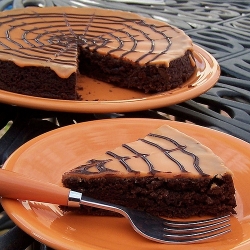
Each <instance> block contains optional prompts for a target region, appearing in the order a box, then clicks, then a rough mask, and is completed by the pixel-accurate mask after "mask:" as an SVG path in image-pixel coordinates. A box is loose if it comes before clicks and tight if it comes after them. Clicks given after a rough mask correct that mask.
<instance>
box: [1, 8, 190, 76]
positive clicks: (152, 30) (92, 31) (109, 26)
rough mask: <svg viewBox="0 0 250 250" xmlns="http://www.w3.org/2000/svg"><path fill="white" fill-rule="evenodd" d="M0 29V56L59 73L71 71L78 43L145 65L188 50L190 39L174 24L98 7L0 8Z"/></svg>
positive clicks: (162, 60)
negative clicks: (172, 25)
mask: <svg viewBox="0 0 250 250" xmlns="http://www.w3.org/2000/svg"><path fill="white" fill-rule="evenodd" d="M45 9H46V8H45ZM0 30H1V31H0V59H6V60H8V58H9V57H11V58H13V60H14V61H15V63H16V64H17V65H19V66H20V65H21V66H30V65H43V66H49V67H51V68H53V70H54V71H55V72H57V74H58V75H60V74H61V75H60V76H61V77H68V76H69V75H70V74H71V73H72V72H74V71H75V70H76V68H77V57H78V47H79V46H80V47H82V48H86V49H89V50H91V51H98V52H99V53H101V54H109V55H112V56H114V57H117V58H118V57H119V58H120V57H121V58H124V59H127V60H130V61H134V62H136V63H139V64H144V65H146V64H152V63H153V64H154V63H159V61H160V62H162V63H164V64H166V65H168V64H169V62H170V61H171V60H173V59H175V58H176V56H177V55H178V57H179V56H180V55H184V53H185V52H186V51H187V50H189V49H190V50H191V49H192V42H191V39H190V38H189V37H187V36H186V35H185V34H184V32H182V31H181V30H179V29H177V28H175V27H171V26H170V25H168V24H164V23H163V22H158V21H155V20H151V19H146V18H140V17H139V16H138V15H135V14H132V13H128V14H126V16H124V15H120V14H119V13H118V12H117V11H116V12H115V11H107V10H102V9H91V8H84V9H76V8H63V7H62V8H59V7H58V8H47V10H44V9H43V8H31V9H25V10H16V11H13V12H6V13H1V15H0ZM65 66H67V70H64V72H63V73H62V72H61V71H62V70H61V67H65Z"/></svg>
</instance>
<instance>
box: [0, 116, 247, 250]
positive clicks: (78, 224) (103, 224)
mask: <svg viewBox="0 0 250 250" xmlns="http://www.w3.org/2000/svg"><path fill="white" fill-rule="evenodd" d="M162 124H168V125H170V126H172V127H174V128H176V129H179V130H180V131H182V132H184V133H186V134H188V135H190V136H192V137H193V138H195V139H197V140H198V141H200V142H201V143H203V144H204V145H206V146H208V147H210V148H211V149H212V150H213V151H214V153H215V154H217V155H218V156H220V157H221V158H222V159H223V160H224V161H225V164H226V165H227V166H228V168H229V169H231V171H232V172H233V174H234V183H235V187H236V199H237V209H236V211H237V215H233V216H231V225H232V226H231V229H232V232H230V233H228V234H226V235H223V236H220V237H218V238H215V239H212V240H210V241H208V242H205V243H199V244H190V245H185V246H184V247H185V250H188V249H190V250H210V249H216V250H222V249H224V250H229V249H246V250H247V249H250V199H249V190H250V181H249V179H250V154H249V152H250V144H248V143H246V142H244V141H242V140H239V139H236V138H234V137H232V136H229V135H227V134H224V133H221V132H218V131H215V130H211V129H207V128H203V127H200V126H196V125H192V124H186V123H178V122H173V121H164V120H157V119H153V120H150V119H125V118H120V119H109V120H99V121H93V122H86V123H79V124H75V125H71V126H67V127H63V128H60V129H57V130H53V131H51V132H48V133H46V134H43V135H41V136H39V137H36V138H35V139H33V140H31V141H29V142H27V143H26V144H24V145H23V146H22V147H20V148H19V149H18V150H17V151H15V152H14V153H13V154H12V155H11V156H10V157H9V159H8V160H7V161H6V163H5V165H4V168H5V169H8V170H11V171H14V172H18V173H22V174H24V175H27V176H29V177H30V178H34V179H36V180H39V181H43V182H44V183H45V185H46V182H51V183H55V184H58V185H61V176H62V174H63V173H64V172H65V171H67V170H69V169H72V168H74V167H76V166H78V165H80V164H81V163H82V162H84V161H85V160H87V159H91V158H94V157H95V156H96V155H98V154H100V153H104V152H105V151H106V150H108V149H112V148H114V147H117V146H119V145H120V144H122V143H125V142H129V141H133V140H136V139H138V138H141V137H143V136H145V135H146V134H147V133H149V132H151V131H152V130H154V129H156V128H158V127H159V126H161V125H162ZM31 188H32V187H31ZM2 205H3V207H4V209H5V211H6V212H7V213H8V215H9V216H10V218H11V219H12V220H13V221H14V222H15V223H16V225H17V226H19V227H20V228H21V229H23V230H24V231H25V232H27V233H28V234H29V235H31V236H32V237H34V238H35V239H37V240H38V241H40V242H43V243H45V244H46V245H48V246H50V247H52V248H55V249H61V250H62V249H74V250H78V249H79V250H80V249H81V250H82V249H88V250H100V249H108V250H117V249H120V250H127V249H133V250H141V249H148V250H152V249H154V250H163V249H166V250H167V249H173V245H170V244H161V243H156V242H153V241H150V240H147V239H145V238H144V237H142V236H140V235H139V234H137V233H136V232H135V231H134V230H133V229H132V227H131V226H130V224H129V222H128V221H127V219H125V218H114V217H97V216H81V215H76V214H72V213H71V214H70V213H68V214H63V213H62V212H61V211H60V209H59V208H58V206H57V205H52V204H46V203H40V202H29V201H22V202H21V201H17V200H10V199H2ZM174 249H175V250H182V249H183V245H175V246H174Z"/></svg>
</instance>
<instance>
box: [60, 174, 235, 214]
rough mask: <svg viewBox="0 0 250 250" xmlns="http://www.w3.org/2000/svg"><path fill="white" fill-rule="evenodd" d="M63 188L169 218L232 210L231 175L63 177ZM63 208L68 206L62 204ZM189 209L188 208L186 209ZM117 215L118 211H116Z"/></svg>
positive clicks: (93, 211)
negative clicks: (220, 176)
mask: <svg viewBox="0 0 250 250" xmlns="http://www.w3.org/2000/svg"><path fill="white" fill-rule="evenodd" d="M63 184H64V186H65V187H68V188H71V189H72V190H74V191H78V192H81V193H83V194H84V195H86V196H89V197H92V198H95V199H99V200H103V201H107V202H110V203H114V204H118V205H122V206H126V207H130V208H133V209H138V210H141V211H145V212H147V213H151V214H153V215H156V216H166V217H169V218H175V217H178V218H188V217H190V216H203V215H211V216H217V215H222V214H227V213H235V210H234V208H235V206H236V203H235V198H234V187H233V181H232V177H231V176H230V175H225V176H223V177H222V178H217V177H214V178H213V179H212V180H211V179H209V178H206V177H203V178H175V179H174V178H171V179H163V178H159V177H158V178H156V177H143V178H136V177H131V178H119V177H113V178H96V179H95V178H93V179H89V180H87V179H82V178H80V177H70V178H67V179H66V178H63ZM61 208H62V210H64V211H68V209H69V211H72V209H71V208H67V207H61ZM187 208H188V209H187ZM77 212H79V213H83V214H92V215H114V213H113V212H109V211H105V210H101V209H97V208H91V207H87V206H82V207H81V209H80V210H78V211H77ZM115 215H117V216H118V214H115Z"/></svg>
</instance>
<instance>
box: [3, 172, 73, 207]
mask: <svg viewBox="0 0 250 250" xmlns="http://www.w3.org/2000/svg"><path fill="white" fill-rule="evenodd" d="M70 192H71V191H70V189H68V188H64V187H60V186H58V185H55V184H52V183H45V182H40V181H37V180H34V179H31V178H29V177H26V176H24V175H22V174H19V173H16V172H12V171H8V170H3V169H1V170H0V196H2V197H4V198H11V199H19V200H30V201H40V202H46V203H52V204H58V205H65V206H67V205H68V199H69V194H70Z"/></svg>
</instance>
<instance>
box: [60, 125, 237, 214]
mask: <svg viewBox="0 0 250 250" xmlns="http://www.w3.org/2000/svg"><path fill="white" fill-rule="evenodd" d="M62 182H63V185H64V186H66V187H68V188H71V189H72V190H75V191H78V192H82V193H83V194H84V195H87V196H91V197H94V198H97V199H101V200H105V201H108V202H112V203H115V204H120V205H124V206H128V207H132V208H135V209H139V210H143V211H147V212H149V213H152V214H155V215H162V216H168V217H189V216H192V215H199V216H200V215H220V214H226V213H228V212H231V213H234V208H235V206H236V201H235V197H234V194H235V190H234V185H233V179H232V175H231V172H230V171H229V170H228V169H227V168H226V167H225V165H224V163H223V161H222V160H221V159H220V158H219V157H218V156H216V155H215V154H214V153H213V152H212V151H211V150H210V149H209V148H207V147H205V146H203V145H201V144H200V143H199V142H198V141H196V140H194V139H193V138H191V137H189V136H187V135H185V134H183V133H181V132H179V131H178V130H176V129H173V128H171V127H169V126H167V125H164V126H162V127H160V128H158V129H157V130H155V131H153V132H152V133H150V134H149V135H147V136H146V137H144V138H142V139H138V140H137V141H134V142H130V143H126V144H123V145H122V146H121V147H118V148H115V149H113V150H110V151H107V152H105V154H103V155H100V156H98V157H96V158H94V159H90V160H89V161H87V162H86V163H84V164H83V165H81V166H79V167H77V168H75V169H72V170H71V171H69V172H67V173H65V174H64V175H63V177H62ZM80 212H83V213H91V214H107V212H106V211H101V210H99V209H92V208H87V207H82V208H81V211H80Z"/></svg>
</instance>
